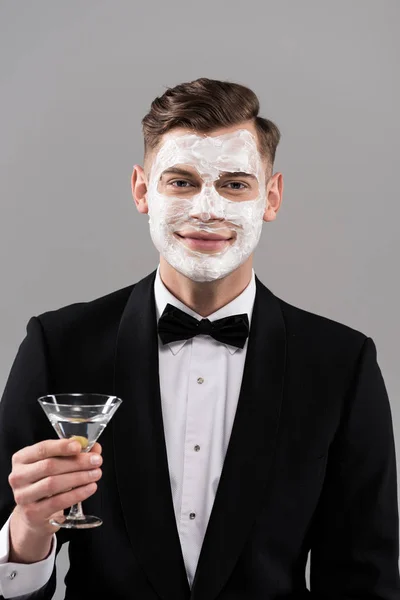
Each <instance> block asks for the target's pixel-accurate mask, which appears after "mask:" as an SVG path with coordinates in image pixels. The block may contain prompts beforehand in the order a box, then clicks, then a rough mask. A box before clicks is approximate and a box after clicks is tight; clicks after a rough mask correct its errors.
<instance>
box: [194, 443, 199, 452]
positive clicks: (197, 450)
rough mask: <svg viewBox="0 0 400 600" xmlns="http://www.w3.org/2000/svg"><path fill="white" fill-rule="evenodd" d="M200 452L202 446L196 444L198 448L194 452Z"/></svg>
mask: <svg viewBox="0 0 400 600" xmlns="http://www.w3.org/2000/svg"><path fill="white" fill-rule="evenodd" d="M199 450H200V446H199V445H198V444H196V446H195V447H194V451H195V452H199Z"/></svg>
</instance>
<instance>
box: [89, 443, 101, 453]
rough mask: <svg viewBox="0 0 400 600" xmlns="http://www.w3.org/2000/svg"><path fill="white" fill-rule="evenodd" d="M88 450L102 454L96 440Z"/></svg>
mask: <svg viewBox="0 0 400 600" xmlns="http://www.w3.org/2000/svg"><path fill="white" fill-rule="evenodd" d="M90 452H97V454H102V452H103V448H102V447H101V445H100V444H99V443H98V442H96V443H95V445H94V446H93V448H92V449H91V451H90Z"/></svg>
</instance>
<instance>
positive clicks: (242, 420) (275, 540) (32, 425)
mask: <svg viewBox="0 0 400 600" xmlns="http://www.w3.org/2000/svg"><path fill="white" fill-rule="evenodd" d="M154 276H155V274H154V273H153V274H151V275H150V276H148V277H147V278H145V279H144V280H142V281H140V282H139V283H137V284H136V285H135V286H131V287H128V288H126V289H123V290H120V291H117V292H115V293H112V294H110V295H108V296H105V297H103V298H100V299H97V300H95V301H92V302H88V303H82V304H75V305H72V306H68V307H66V308H63V309H60V310H57V311H54V312H48V313H46V314H43V315H41V316H40V317H38V318H32V319H31V320H30V322H29V324H28V327H27V336H26V338H25V340H24V341H23V343H22V344H21V347H20V349H19V352H18V355H17V357H16V359H15V362H14V365H13V367H12V370H11V373H10V376H9V380H8V383H7V386H6V389H5V392H4V396H3V400H2V402H1V403H0V478H1V479H0V490H1V496H0V525H2V524H3V523H4V522H5V521H6V519H7V518H8V516H9V514H10V513H11V511H12V509H13V506H14V503H13V496H12V492H11V489H10V488H9V485H8V481H7V477H8V474H9V472H10V470H11V456H12V454H13V453H14V452H16V451H17V450H18V449H20V448H22V447H23V446H26V445H29V444H33V443H35V442H38V441H39V440H42V439H48V438H54V437H56V435H55V433H54V431H53V429H52V428H51V426H50V424H49V422H48V421H47V418H46V417H45V415H44V413H43V412H42V409H41V408H40V406H39V405H38V403H37V398H38V397H39V396H42V395H44V394H47V393H61V392H97V393H108V394H116V395H118V396H120V397H121V398H122V399H123V404H122V405H121V407H120V408H119V410H118V411H117V413H116V414H115V416H114V418H113V420H112V421H111V423H110V424H109V426H108V427H107V428H106V430H105V431H104V433H103V434H102V437H101V439H100V442H101V444H102V446H103V457H104V465H103V478H102V480H101V481H100V484H99V489H98V491H97V492H96V494H95V495H94V496H93V497H92V498H90V499H89V500H87V501H86V502H85V503H84V508H85V511H86V512H87V513H88V514H95V515H99V516H101V517H102V518H103V519H104V524H103V525H102V527H99V528H98V529H94V530H87V531H62V530H61V531H60V532H59V533H58V534H57V538H58V548H59V547H60V546H61V544H62V543H63V542H65V541H67V540H68V541H69V542H70V545H69V554H70V570H69V572H68V575H67V577H66V585H67V592H66V598H68V599H71V600H72V599H74V600H81V599H82V600H83V599H85V600H88V598H90V599H91V598H103V597H107V598H110V599H112V600H127V599H128V598H129V599H130V598H132V599H135V600H160V599H162V600H189V598H190V599H191V600H217V599H218V600H289V599H290V600H295V599H296V600H299V599H301V598H308V597H310V596H311V598H312V600H322V599H324V600H350V599H351V600H355V599H358V600H400V582H399V571H398V533H399V524H398V504H397V481H396V457H395V445H394V437H393V428H392V418H391V411H390V405H389V401H388V397H387V394H386V391H385V386H384V382H383V379H382V376H381V372H380V369H379V367H378V364H377V362H376V350H375V346H374V343H373V341H372V340H371V339H370V338H367V337H365V336H364V335H363V334H361V333H359V332H356V331H354V330H352V329H350V328H348V327H345V326H344V325H340V324H338V323H335V322H333V321H330V320H328V319H325V318H323V317H320V316H316V315H313V314H310V313H307V312H305V311H303V310H300V309H298V308H295V307H293V306H290V305H289V304H287V303H285V302H283V301H282V300H280V299H278V298H277V297H276V296H274V295H273V294H272V293H271V292H270V291H269V290H268V289H267V288H265V287H264V286H263V285H262V284H261V283H260V282H259V281H258V280H257V292H256V300H255V306H254V313H253V320H252V326H251V332H250V338H249V344H248V351H247V357H246V364H245V370H244V375H243V382H242V388H241V392H240V398H239V402H238V407H237V412H236V416H235V421H234V425H233V430H232V435H231V439H230V443H229V447H228V451H227V455H226V459H225V463H224V466H223V471H222V475H221V479H220V483H219V487H218V490H217V495H216V498H215V503H214V506H213V510H212V514H211V517H210V521H209V525H208V528H207V532H206V536H205V539H204V543H203V546H202V550H201V555H200V559H199V563H198V568H197V572H196V575H195V580H194V583H193V587H192V590H191V591H190V589H189V586H188V582H187V578H186V574H185V569H184V563H183V559H182V553H181V548H180V543H179V537H178V533H177V528H176V524H175V517H174V510H173V503H172V496H171V489H170V481H169V475H168V465H167V455H166V448H165V440H164V434H163V423H162V413H161V403H160V390H159V381H158V340H157V331H156V316H155V303H154V293H153V283H154ZM310 550H311V571H310V582H311V591H309V590H307V588H306V583H305V566H306V562H307V556H308V552H309V551H310ZM54 589H55V572H54V573H53V576H52V578H51V580H50V582H49V583H48V585H47V586H45V587H44V588H43V589H42V590H41V591H40V593H39V594H38V596H39V597H40V598H44V599H47V598H51V597H52V594H53V593H54Z"/></svg>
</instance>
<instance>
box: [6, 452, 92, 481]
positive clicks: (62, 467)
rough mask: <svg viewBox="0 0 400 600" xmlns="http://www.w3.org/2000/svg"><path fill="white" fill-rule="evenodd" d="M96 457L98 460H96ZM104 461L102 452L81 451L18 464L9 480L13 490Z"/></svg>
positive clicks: (90, 467) (86, 468)
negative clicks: (67, 455)
mask: <svg viewBox="0 0 400 600" xmlns="http://www.w3.org/2000/svg"><path fill="white" fill-rule="evenodd" d="M96 459H97V461H98V462H96ZM102 462H103V459H102V457H101V456H100V454H98V453H97V452H96V453H87V454H86V453H80V454H78V455H77V456H69V457H53V458H45V459H43V460H39V461H38V462H34V463H30V464H17V465H15V466H14V468H13V470H12V472H11V473H10V476H9V478H8V482H9V484H10V486H11V487H12V489H13V490H16V489H17V488H20V487H24V486H26V485H29V484H31V483H35V482H37V481H40V480H42V479H45V478H46V477H52V476H54V475H62V474H63V473H72V472H74V471H85V470H86V471H88V470H90V469H93V468H94V467H100V466H101V464H102Z"/></svg>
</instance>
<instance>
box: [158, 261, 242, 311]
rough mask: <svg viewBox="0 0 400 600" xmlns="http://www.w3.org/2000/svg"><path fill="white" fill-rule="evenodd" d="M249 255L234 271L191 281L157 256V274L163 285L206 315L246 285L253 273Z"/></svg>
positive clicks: (188, 304)
mask: <svg viewBox="0 0 400 600" xmlns="http://www.w3.org/2000/svg"><path fill="white" fill-rule="evenodd" d="M252 265H253V259H252V256H250V258H248V260H247V261H246V262H245V263H244V264H243V265H241V266H240V267H239V268H238V269H236V271H233V273H230V274H229V275H227V276H226V277H224V278H223V279H217V280H216V281H206V282H201V283H199V282H197V281H192V280H191V279H189V278H188V277H185V275H182V273H179V272H178V271H176V270H175V269H174V268H173V267H171V265H170V264H169V263H167V261H166V260H164V258H163V257H162V256H161V257H160V276H161V280H162V282H163V284H164V285H165V287H166V288H167V289H168V290H169V291H170V292H171V294H173V295H174V296H175V298H178V300H180V301H181V302H183V304H185V305H186V306H187V307H188V308H191V309H192V310H194V311H195V312H196V313H197V314H199V315H200V316H202V317H203V318H206V317H208V316H209V315H211V314H212V313H214V312H215V311H217V310H219V309H220V308H222V307H223V306H225V305H226V304H229V302H232V300H234V299H235V298H237V297H238V296H239V295H240V294H241V293H242V292H243V291H244V290H245V289H246V287H247V286H248V285H249V283H250V281H251V276H252Z"/></svg>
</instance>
